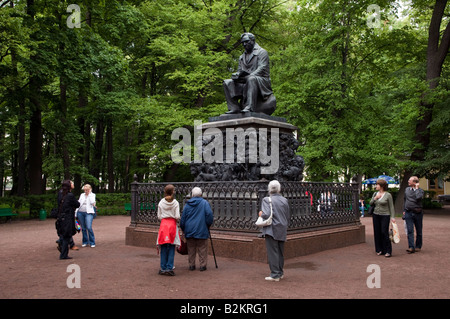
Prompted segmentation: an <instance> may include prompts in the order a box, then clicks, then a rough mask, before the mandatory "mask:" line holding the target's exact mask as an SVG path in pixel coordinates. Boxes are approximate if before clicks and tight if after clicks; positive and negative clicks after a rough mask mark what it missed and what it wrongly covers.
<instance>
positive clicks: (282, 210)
mask: <svg viewBox="0 0 450 319" xmlns="http://www.w3.org/2000/svg"><path fill="white" fill-rule="evenodd" d="M280 190H281V185H280V183H279V182H278V181H271V182H270V183H269V196H270V198H271V199H272V211H273V214H272V224H271V225H269V226H266V227H263V229H262V235H263V237H264V238H265V240H266V249H267V259H268V261H269V268H270V276H269V277H266V278H265V279H266V280H268V281H279V280H280V279H281V278H283V275H284V272H283V267H284V255H283V254H284V242H285V241H286V236H287V228H288V225H289V219H290V211H289V203H288V201H287V199H286V198H284V197H283V196H281V194H280ZM270 209H271V208H270V202H269V197H264V199H263V201H262V205H261V211H260V212H259V216H262V218H264V219H267V218H269V217H270Z"/></svg>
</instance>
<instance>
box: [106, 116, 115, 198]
mask: <svg viewBox="0 0 450 319" xmlns="http://www.w3.org/2000/svg"><path fill="white" fill-rule="evenodd" d="M112 131H113V128H112V120H109V121H108V125H107V128H106V145H107V156H108V159H107V162H108V193H114V156H113V155H114V154H113V133H112Z"/></svg>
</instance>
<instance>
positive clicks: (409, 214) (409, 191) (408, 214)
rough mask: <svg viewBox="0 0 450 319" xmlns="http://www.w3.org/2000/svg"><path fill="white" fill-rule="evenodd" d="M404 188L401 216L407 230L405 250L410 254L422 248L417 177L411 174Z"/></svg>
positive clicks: (420, 196) (419, 196)
mask: <svg viewBox="0 0 450 319" xmlns="http://www.w3.org/2000/svg"><path fill="white" fill-rule="evenodd" d="M408 186H409V187H407V188H406V190H405V198H404V204H403V216H404V217H405V222H406V230H407V232H408V249H407V250H406V252H407V253H408V254H412V253H415V252H419V251H420V250H421V249H422V228H423V210H422V198H423V195H424V191H423V189H421V188H419V178H417V176H411V178H410V179H409V180H408ZM414 227H415V228H416V242H415V243H414Z"/></svg>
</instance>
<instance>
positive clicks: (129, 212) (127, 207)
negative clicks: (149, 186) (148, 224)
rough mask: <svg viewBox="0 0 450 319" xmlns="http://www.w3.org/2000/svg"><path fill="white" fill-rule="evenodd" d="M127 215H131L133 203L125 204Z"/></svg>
mask: <svg viewBox="0 0 450 319" xmlns="http://www.w3.org/2000/svg"><path fill="white" fill-rule="evenodd" d="M125 213H126V214H127V215H129V214H131V203H125Z"/></svg>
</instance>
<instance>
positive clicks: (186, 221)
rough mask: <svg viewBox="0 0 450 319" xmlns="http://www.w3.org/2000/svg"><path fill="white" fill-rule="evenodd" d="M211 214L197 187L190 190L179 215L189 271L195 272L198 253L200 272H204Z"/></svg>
mask: <svg viewBox="0 0 450 319" xmlns="http://www.w3.org/2000/svg"><path fill="white" fill-rule="evenodd" d="M213 219H214V218H213V212H212V209H211V206H210V205H209V202H208V201H207V200H206V199H204V198H202V190H201V189H200V188H199V187H194V188H193V189H192V198H191V199H190V200H188V201H187V202H186V204H185V205H184V208H183V213H182V214H181V220H180V227H181V230H183V233H184V236H185V237H186V243H187V247H188V260H189V270H195V258H196V255H197V253H198V259H199V262H200V271H205V270H206V264H207V260H208V241H207V240H208V237H209V227H210V226H211V225H212V223H213Z"/></svg>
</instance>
